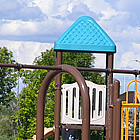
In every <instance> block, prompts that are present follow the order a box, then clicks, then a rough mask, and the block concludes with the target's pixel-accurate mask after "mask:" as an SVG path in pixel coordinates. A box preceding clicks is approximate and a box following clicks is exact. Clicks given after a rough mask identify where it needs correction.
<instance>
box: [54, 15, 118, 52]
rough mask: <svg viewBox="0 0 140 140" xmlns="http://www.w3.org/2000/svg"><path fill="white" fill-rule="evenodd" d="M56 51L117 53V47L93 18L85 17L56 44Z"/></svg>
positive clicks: (73, 25) (77, 21)
mask: <svg viewBox="0 0 140 140" xmlns="http://www.w3.org/2000/svg"><path fill="white" fill-rule="evenodd" d="M54 50H62V51H80V52H105V53H107V52H112V53H115V52H116V45H115V44H114V42H113V41H112V40H111V38H110V37H109V36H108V35H107V34H106V33H105V31H104V30H103V29H102V28H101V27H100V26H99V25H98V24H97V23H96V22H95V20H94V19H93V18H91V17H88V16H83V17H80V18H79V19H78V20H76V22H75V23H74V24H72V26H70V28H69V29H68V30H66V31H65V32H64V34H63V35H62V36H61V37H60V38H59V39H58V40H57V41H56V42H55V46H54Z"/></svg>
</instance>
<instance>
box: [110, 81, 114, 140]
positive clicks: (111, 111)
mask: <svg viewBox="0 0 140 140" xmlns="http://www.w3.org/2000/svg"><path fill="white" fill-rule="evenodd" d="M113 93H114V86H113V84H110V86H109V94H110V104H111V105H113ZM111 95H112V96H111ZM113 109H114V107H113V106H112V107H110V133H111V140H115V139H113V126H114V124H113Z"/></svg>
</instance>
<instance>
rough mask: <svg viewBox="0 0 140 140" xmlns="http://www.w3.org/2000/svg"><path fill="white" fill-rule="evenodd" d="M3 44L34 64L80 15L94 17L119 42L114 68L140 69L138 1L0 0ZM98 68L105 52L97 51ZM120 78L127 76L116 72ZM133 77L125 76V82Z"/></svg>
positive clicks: (18, 59)
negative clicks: (41, 53) (139, 61)
mask: <svg viewBox="0 0 140 140" xmlns="http://www.w3.org/2000/svg"><path fill="white" fill-rule="evenodd" d="M0 3H1V6H0V46H1V47H3V46H6V47H8V48H9V49H10V50H12V51H13V53H14V57H15V59H16V61H17V62H19V63H24V64H32V62H33V60H34V58H35V57H36V56H38V55H40V52H42V51H45V49H50V48H51V47H53V43H54V41H56V40H57V39H58V38H59V37H60V36H61V35H62V34H63V32H64V31H65V30H66V29H68V27H69V26H71V24H72V23H73V22H75V20H76V19H78V18H79V17H80V16H91V17H92V18H93V19H94V20H96V22H97V23H98V24H99V25H100V26H101V27H102V28H103V29H104V30H105V31H106V32H107V34H108V35H109V36H110V37H111V38H112V40H113V41H114V42H115V44H116V45H117V53H116V54H115V58H114V68H119V69H126V68H127V69H140V63H138V62H136V61H134V60H140V55H139V52H140V30H139V29H140V8H139V6H140V1H139V0H135V1H134V0H67V1H66V0H57V1H56V0H14V1H11V0H0ZM95 56H96V61H95V67H104V66H105V61H104V60H105V59H104V57H105V56H104V55H101V54H95ZM115 78H118V79H119V80H121V87H122V90H124V89H123V87H124V85H123V84H124V80H123V79H124V76H123V75H115ZM131 79H134V77H133V76H128V75H126V76H125V81H126V83H127V81H129V80H131Z"/></svg>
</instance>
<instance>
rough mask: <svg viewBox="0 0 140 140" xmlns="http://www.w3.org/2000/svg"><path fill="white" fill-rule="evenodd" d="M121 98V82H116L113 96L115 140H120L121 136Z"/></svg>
mask: <svg viewBox="0 0 140 140" xmlns="http://www.w3.org/2000/svg"><path fill="white" fill-rule="evenodd" d="M119 96H120V82H119V81H118V80H115V82H114V95H113V104H114V108H113V140H120V138H121V137H120V136H121V100H120V99H119Z"/></svg>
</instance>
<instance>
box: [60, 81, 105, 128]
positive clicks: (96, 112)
mask: <svg viewBox="0 0 140 140" xmlns="http://www.w3.org/2000/svg"><path fill="white" fill-rule="evenodd" d="M86 84H87V86H88V91H89V95H90V105H91V107H90V115H91V116H90V124H95V125H104V124H105V106H106V86H105V85H97V84H94V83H92V82H90V81H86ZM61 123H63V124H82V98H81V96H80V92H79V86H78V84H77V83H73V84H64V85H62V97H61Z"/></svg>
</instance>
